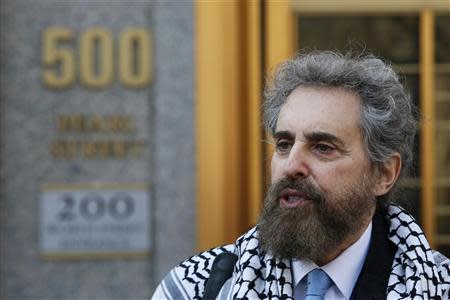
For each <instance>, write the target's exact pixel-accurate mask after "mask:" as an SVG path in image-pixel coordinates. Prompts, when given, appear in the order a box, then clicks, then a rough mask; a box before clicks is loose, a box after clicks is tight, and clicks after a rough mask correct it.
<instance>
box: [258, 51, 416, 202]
mask: <svg viewBox="0 0 450 300" xmlns="http://www.w3.org/2000/svg"><path fill="white" fill-rule="evenodd" d="M299 86H320V87H322V86H325V87H340V88H344V89H347V90H350V91H353V92H356V93H357V95H359V97H360V100H361V124H360V126H361V131H362V136H363V140H364V141H363V142H364V145H365V147H366V150H367V154H368V157H369V159H370V161H371V162H372V163H373V164H378V165H380V164H383V163H385V162H387V161H388V160H389V158H390V157H391V156H392V155H393V154H394V153H395V152H398V153H399V154H400V156H401V159H402V165H403V168H402V172H401V174H400V176H405V175H406V174H407V173H408V172H409V171H410V169H411V166H412V162H413V151H412V149H413V143H414V136H415V132H416V117H415V115H416V110H415V108H414V106H413V104H412V103H411V99H410V96H409V94H407V93H406V92H405V90H404V88H403V86H402V84H401V83H400V81H399V78H398V76H397V74H396V72H395V71H394V70H393V68H392V67H391V66H389V65H387V64H386V63H384V62H383V61H382V60H381V59H379V58H377V57H375V56H373V55H372V54H358V55H354V54H353V53H352V52H348V53H346V54H340V53H337V52H332V51H324V52H319V51H314V52H310V53H300V54H298V55H297V56H296V57H295V58H293V59H291V60H288V61H286V62H284V63H282V64H281V65H279V66H278V68H277V69H276V72H275V74H274V75H273V77H272V78H271V79H270V80H269V84H268V85H267V86H266V89H265V92H264V96H265V103H264V105H263V110H264V125H265V127H266V129H267V130H268V131H270V132H271V133H272V134H274V133H275V129H276V124H277V121H278V115H279V113H280V109H281V107H282V106H283V104H284V103H285V102H286V99H287V97H288V96H289V94H290V93H291V92H292V91H293V90H294V89H296V88H297V87H299ZM392 192H393V191H391V192H390V193H388V194H387V195H384V196H383V197H382V198H384V199H385V200H386V201H387V200H390V196H391V195H392Z"/></svg>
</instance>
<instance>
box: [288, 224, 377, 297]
mask: <svg viewBox="0 0 450 300" xmlns="http://www.w3.org/2000/svg"><path fill="white" fill-rule="evenodd" d="M371 236H372V222H370V224H369V226H367V228H366V230H365V231H364V233H363V234H362V235H361V236H360V238H359V239H358V240H357V241H356V242H355V243H353V244H352V245H351V246H350V247H348V248H347V249H345V250H344V252H342V253H341V254H340V255H339V256H338V257H336V258H335V259H334V260H332V261H331V262H329V263H328V264H326V265H324V266H322V267H321V269H322V270H324V271H325V272H326V273H327V274H328V276H330V278H331V279H332V280H333V282H334V284H335V285H336V287H337V288H338V289H339V291H340V292H341V293H342V295H343V296H344V297H345V298H346V299H350V296H351V294H352V291H353V287H354V286H355V283H356V281H357V280H358V277H359V273H361V269H362V267H363V265H364V261H365V260H366V256H367V252H368V250H369V244H370V238H371ZM316 268H318V266H317V265H316V264H315V263H314V262H312V261H310V260H306V259H299V260H293V261H292V269H293V275H294V282H295V284H297V283H298V282H300V281H301V280H302V279H303V278H304V277H305V276H306V275H307V274H308V273H309V272H310V271H312V270H314V269H316ZM342 270H345V273H343V272H342Z"/></svg>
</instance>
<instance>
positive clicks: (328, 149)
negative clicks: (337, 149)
mask: <svg viewBox="0 0 450 300" xmlns="http://www.w3.org/2000/svg"><path fill="white" fill-rule="evenodd" d="M315 148H316V150H317V151H319V152H321V153H330V152H331V151H333V150H334V147H332V146H330V145H327V144H316V146H315Z"/></svg>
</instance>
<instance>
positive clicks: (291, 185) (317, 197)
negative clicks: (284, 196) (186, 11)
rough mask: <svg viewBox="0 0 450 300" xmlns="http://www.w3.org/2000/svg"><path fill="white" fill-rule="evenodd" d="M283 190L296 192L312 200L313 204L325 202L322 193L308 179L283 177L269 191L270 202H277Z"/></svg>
mask: <svg viewBox="0 0 450 300" xmlns="http://www.w3.org/2000/svg"><path fill="white" fill-rule="evenodd" d="M285 189H292V190H296V191H298V192H300V193H303V194H305V195H306V196H307V198H308V199H309V200H312V201H313V202H314V203H315V204H318V205H320V204H322V203H323V202H324V201H325V195H324V193H323V192H322V191H321V190H320V189H319V188H318V187H316V186H315V185H314V184H313V183H312V182H311V181H310V180H309V179H308V178H301V179H294V178H289V177H284V178H282V179H280V180H278V181H277V182H275V183H274V184H272V185H271V187H270V189H269V194H270V195H271V196H272V197H270V198H272V201H271V202H278V199H279V198H280V193H281V192H282V191H283V190H285Z"/></svg>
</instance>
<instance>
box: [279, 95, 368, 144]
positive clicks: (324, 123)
mask: <svg viewBox="0 0 450 300" xmlns="http://www.w3.org/2000/svg"><path fill="white" fill-rule="evenodd" d="M360 109H361V108H360V100H359V97H358V96H356V95H355V94H354V93H352V92H349V91H347V90H345V89H338V88H322V87H319V88H317V87H300V88H297V89H295V90H294V91H293V92H292V93H291V94H290V95H289V97H288V99H287V101H286V103H285V104H284V105H283V106H282V107H281V110H280V113H279V115H278V120H277V124H276V128H275V132H279V131H288V132H291V134H293V135H298V134H302V135H309V134H311V133H314V132H323V133H328V134H330V135H334V136H337V137H339V136H345V135H354V134H358V133H359V131H360ZM358 135H359V134H358Z"/></svg>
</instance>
